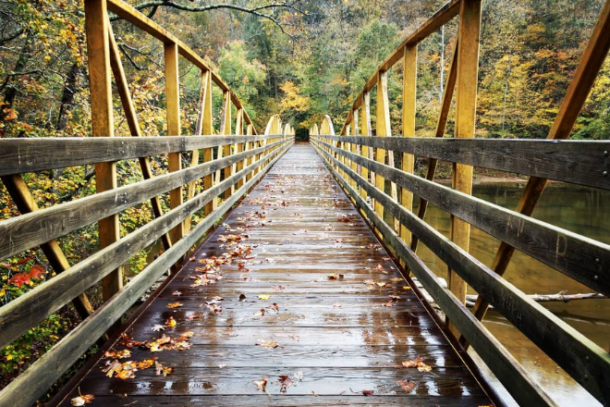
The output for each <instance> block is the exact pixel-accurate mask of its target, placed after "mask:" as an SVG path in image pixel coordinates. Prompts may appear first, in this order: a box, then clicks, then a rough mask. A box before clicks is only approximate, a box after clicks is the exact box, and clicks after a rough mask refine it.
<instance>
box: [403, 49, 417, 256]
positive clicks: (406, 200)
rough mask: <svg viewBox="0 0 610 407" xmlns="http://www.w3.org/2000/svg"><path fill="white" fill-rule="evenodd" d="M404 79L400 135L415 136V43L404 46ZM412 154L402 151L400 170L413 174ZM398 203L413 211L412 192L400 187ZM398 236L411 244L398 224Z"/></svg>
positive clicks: (408, 232) (404, 229)
mask: <svg viewBox="0 0 610 407" xmlns="http://www.w3.org/2000/svg"><path fill="white" fill-rule="evenodd" d="M404 62H405V64H404V74H403V75H404V81H403V91H402V95H403V96H402V135H403V137H415V109H416V106H415V104H416V99H417V45H413V46H406V47H405V57H404ZM413 169H414V157H413V154H407V153H403V155H402V170H403V171H405V172H408V173H409V174H413ZM400 203H401V204H402V206H404V207H405V208H406V209H407V210H408V211H410V212H412V211H413V193H412V192H411V191H409V190H408V189H406V188H401V196H400ZM400 237H401V239H402V240H403V241H404V242H405V243H406V244H407V245H410V244H411V231H410V230H409V229H407V228H406V227H405V225H400Z"/></svg>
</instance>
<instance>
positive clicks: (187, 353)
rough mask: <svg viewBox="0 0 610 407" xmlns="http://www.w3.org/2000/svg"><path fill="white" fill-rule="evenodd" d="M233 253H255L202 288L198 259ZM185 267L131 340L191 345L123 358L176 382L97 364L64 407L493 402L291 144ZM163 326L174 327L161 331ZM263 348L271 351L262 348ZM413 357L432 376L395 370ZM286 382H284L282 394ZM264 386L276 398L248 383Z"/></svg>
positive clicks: (347, 207) (314, 160) (347, 208)
mask: <svg viewBox="0 0 610 407" xmlns="http://www.w3.org/2000/svg"><path fill="white" fill-rule="evenodd" d="M229 235H233V236H240V238H239V240H240V241H239V242H234V243H232V241H231V239H228V240H227V241H223V240H225V237H227V236H229ZM240 245H241V246H242V249H243V248H247V247H250V248H251V252H249V254H248V255H247V256H244V255H242V256H237V257H234V258H233V259H232V261H231V262H227V264H222V265H219V266H218V267H217V269H216V270H214V272H213V273H208V277H209V279H210V280H212V279H213V277H211V276H214V275H218V276H221V277H222V278H221V279H218V280H214V281H215V283H211V282H204V283H205V284H207V285H205V284H202V283H201V277H202V276H203V274H202V271H203V269H204V268H205V264H204V263H205V260H204V259H211V258H213V257H216V258H222V257H223V256H225V255H226V254H227V253H231V252H232V251H234V250H235V249H237V248H239V246H240ZM189 260H190V261H189V262H188V263H187V265H186V266H185V268H184V269H183V270H182V271H181V272H180V273H179V274H178V275H177V276H176V278H175V279H174V280H173V281H172V282H171V283H170V284H169V285H168V286H167V287H166V288H165V289H164V291H163V292H162V293H160V295H159V296H158V297H157V298H156V300H155V301H154V302H153V303H152V304H151V305H150V306H149V307H148V308H147V309H146V310H145V311H144V312H143V313H142V315H140V316H139V317H138V319H137V320H136V321H135V323H134V324H133V331H134V336H133V338H134V339H135V340H139V341H146V340H149V339H153V338H158V337H160V336H161V335H162V334H166V335H170V336H172V337H177V336H179V335H180V334H182V333H185V332H193V333H194V334H193V336H192V338H190V344H191V346H190V349H187V350H184V351H177V350H164V351H161V352H154V353H152V352H151V351H150V350H149V349H140V348H137V347H136V348H132V349H131V352H132V353H131V357H130V358H128V359H123V360H121V362H124V361H126V360H144V359H150V358H151V357H157V358H158V362H160V363H162V364H163V366H167V367H174V372H173V374H171V375H169V376H167V377H164V376H162V375H160V376H157V375H155V370H154V368H150V369H145V370H140V371H137V372H136V373H135V378H132V379H126V380H121V379H118V378H116V377H114V378H108V377H106V374H105V373H104V372H102V369H101V368H102V367H103V365H104V364H105V363H106V361H107V360H100V361H99V362H98V363H97V365H96V366H94V367H93V368H92V369H91V370H90V371H89V372H88V373H87V374H86V375H85V376H84V377H83V379H82V380H81V382H80V383H79V384H78V385H77V388H75V389H74V390H73V392H72V394H71V395H70V396H69V397H68V398H66V399H65V400H63V404H62V405H69V403H70V398H71V397H75V396H76V395H78V387H80V392H81V393H82V394H93V395H95V397H96V399H95V404H96V405H113V406H114V405H132V404H133V405H163V406H188V405H217V406H229V405H230V406H248V405H256V406H263V405H278V403H279V404H281V405H286V406H291V405H318V406H323V405H324V406H326V405H359V404H362V405H417V406H432V405H452V406H477V405H487V404H490V401H489V399H488V398H487V397H486V396H485V394H484V392H483V391H482V390H481V388H480V386H479V385H478V384H477V382H476V380H475V379H474V378H473V377H472V375H471V374H470V373H469V371H468V370H467V369H466V368H465V366H464V365H463V362H462V361H461V359H460V358H459V356H458V355H457V354H456V352H455V351H454V350H453V348H452V347H451V346H450V345H449V344H448V342H447V341H446V339H445V337H444V335H443V333H442V331H441V330H440V329H439V328H438V326H437V325H436V324H435V323H434V321H433V320H432V318H431V317H430V315H429V314H428V313H427V311H426V310H425V308H424V307H423V306H422V305H421V303H420V302H419V300H418V299H417V298H416V297H415V295H414V294H413V293H412V292H411V290H410V288H409V287H408V285H407V283H406V282H405V280H404V279H403V278H402V277H401V275H400V273H399V271H398V269H397V267H396V265H395V264H394V263H393V262H392V261H391V260H390V258H389V255H388V254H387V253H386V251H385V250H384V249H383V248H382V247H381V246H380V245H379V242H378V241H377V240H376V238H375V237H374V235H373V233H372V232H371V230H370V229H369V227H368V226H367V225H366V224H365V222H364V220H363V219H362V218H361V217H360V215H359V214H358V213H357V211H356V209H355V208H354V207H353V206H352V204H351V203H350V201H349V200H348V199H347V198H346V196H345V195H344V193H343V192H342V191H341V190H340V189H339V187H338V185H337V184H336V183H335V181H334V180H333V179H332V178H331V176H330V174H329V173H328V170H327V169H326V168H325V167H324V166H323V164H322V162H321V161H320V159H319V158H318V157H317V156H316V155H315V152H314V150H313V149H312V148H311V147H310V146H302V145H297V146H294V147H293V148H292V149H291V150H290V151H289V152H288V153H287V154H286V155H285V156H284V157H283V158H282V159H281V160H280V161H279V162H278V163H277V164H276V166H275V167H274V168H273V169H272V170H271V171H270V172H269V174H268V175H267V176H266V177H265V178H264V179H263V181H262V182H261V183H260V184H259V185H258V186H257V187H256V188H255V189H254V190H253V191H252V193H251V194H250V195H249V196H248V197H247V198H246V199H245V200H244V202H243V203H242V204H241V205H240V206H239V207H238V208H236V209H235V210H234V211H233V212H232V213H231V215H230V216H229V217H228V218H227V219H226V220H225V222H224V223H223V224H222V225H221V227H220V228H218V230H217V231H216V232H215V233H214V234H213V235H212V236H210V238H209V239H208V240H207V243H206V244H205V245H204V246H203V247H202V248H201V249H200V250H199V251H198V252H197V253H196V254H195V255H194V256H192V257H191V258H190V259H189ZM196 278H199V282H197V280H196ZM266 295H268V296H269V298H267V299H265V298H266V297H264V296H266ZM216 296H219V297H222V300H220V299H214V297H216ZM259 296H263V297H262V298H259ZM390 296H394V298H391V297H390ZM398 297H399V298H398ZM175 302H179V303H180V304H181V305H180V306H177V307H176V308H170V307H168V305H170V304H172V303H175ZM170 317H171V318H173V320H174V321H176V326H175V327H169V326H165V324H166V322H167V321H168V320H170ZM155 325H160V326H161V327H162V330H160V331H155V330H153V327H154V326H155ZM157 329H159V327H158V326H157ZM267 342H277V345H278V346H277V347H275V348H273V347H270V348H265V347H262V346H257V343H259V344H264V343H267ZM124 348H125V346H122V345H120V344H119V342H118V341H117V343H115V345H114V349H115V350H121V349H124ZM418 357H420V358H422V359H423V361H424V363H426V364H427V365H428V366H431V371H429V372H426V371H421V372H420V371H418V369H416V368H404V367H402V362H403V361H405V360H414V359H416V358H418ZM281 375H288V376H290V377H291V378H292V379H291V380H292V384H291V385H289V386H287V387H286V388H285V393H284V392H282V391H281V390H282V386H281V385H280V384H279V380H280V379H279V376H281ZM300 375H302V378H300V377H301V376H300ZM263 378H267V379H268V382H267V387H266V390H267V391H268V392H269V394H270V396H268V395H267V394H265V393H264V392H263V391H262V390H260V389H258V388H257V386H256V385H255V384H254V383H253V382H254V381H260V380H262V379H263ZM399 382H400V383H399ZM401 383H402V386H401ZM365 390H366V391H368V390H370V391H372V393H370V396H368V397H365V394H364V393H363V391H365ZM119 394H120V395H121V397H120V398H117V396H116V395H119Z"/></svg>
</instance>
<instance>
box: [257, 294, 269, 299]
mask: <svg viewBox="0 0 610 407" xmlns="http://www.w3.org/2000/svg"><path fill="white" fill-rule="evenodd" d="M269 298H271V296H270V295H269V294H261V295H259V296H258V299H259V300H268V299H269Z"/></svg>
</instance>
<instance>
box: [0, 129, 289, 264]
mask: <svg viewBox="0 0 610 407" xmlns="http://www.w3.org/2000/svg"><path fill="white" fill-rule="evenodd" d="M277 143H281V141H280V142H277ZM275 145H276V144H269V145H268V146H267V147H260V148H259V149H255V150H251V151H249V152H244V153H241V154H240V155H236V156H235V157H227V158H226V159H222V160H217V161H212V162H209V163H205V164H201V165H199V166H197V167H194V168H186V169H183V170H181V171H179V172H176V173H170V174H164V175H161V176H158V177H155V178H152V179H149V180H144V181H140V182H137V183H134V184H130V185H125V186H123V187H120V188H117V189H114V190H109V191H106V192H103V193H99V194H96V195H92V196H89V197H85V198H82V199H79V200H76V201H70V202H66V203H64V204H61V205H57V206H52V207H49V208H45V209H41V210H39V211H36V212H35V213H29V214H25V215H21V216H18V217H15V218H12V219H7V220H6V221H3V222H2V223H0V259H4V258H6V257H8V256H11V255H13V254H17V253H21V252H23V251H25V250H27V249H29V248H31V247H34V246H37V245H40V244H44V243H46V242H48V241H50V240H53V239H56V238H58V237H60V236H64V235H66V234H67V233H70V232H72V231H74V230H76V229H79V228H81V227H83V226H86V225H88V224H91V223H93V222H95V221H97V220H99V219H102V218H105V217H108V216H112V215H114V214H116V213H119V212H121V211H122V210H125V209H127V208H129V207H132V206H134V205H137V204H138V203H141V202H143V201H145V200H148V199H150V198H151V197H153V196H157V195H160V194H163V193H167V192H168V191H169V190H170V189H173V188H175V187H176V186H179V185H182V184H183V183H185V182H191V181H193V180H196V179H198V178H200V177H202V176H205V175H207V174H210V173H212V172H214V171H215V170H217V169H218V168H222V166H223V165H227V164H231V163H232V162H234V161H236V160H238V159H243V158H244V157H245V156H249V155H252V154H256V153H263V152H265V151H266V150H268V149H269V148H270V147H273V146H275ZM277 145H279V144H277ZM41 223H44V224H45V225H46V227H44V228H41V227H40V224H41Z"/></svg>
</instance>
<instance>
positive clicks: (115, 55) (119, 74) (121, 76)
mask: <svg viewBox="0 0 610 407" xmlns="http://www.w3.org/2000/svg"><path fill="white" fill-rule="evenodd" d="M108 41H109V44H110V46H109V49H110V66H111V68H112V73H113V75H114V81H115V83H116V86H117V90H118V93H119V97H120V99H121V104H122V106H123V111H124V112H125V118H126V119H127V125H128V126H129V131H130V133H131V135H132V136H134V137H140V136H141V132H140V124H139V123H138V117H137V115H136V110H135V108H134V106H133V102H132V100H131V92H130V91H129V87H128V85H127V78H126V76H125V71H124V70H123V64H122V63H121V56H120V54H119V47H118V46H117V43H116V40H115V39H114V34H113V32H112V26H111V25H110V24H109V25H108ZM139 162H140V169H141V170H142V176H143V177H144V179H150V178H152V177H153V173H152V170H151V168H150V159H149V158H148V157H140V158H139ZM150 204H151V207H152V210H153V214H154V215H155V217H159V216H161V215H162V214H163V208H162V207H161V200H160V199H159V197H157V196H156V197H154V198H152V199H151V200H150ZM161 240H162V242H163V247H164V248H165V249H166V250H167V249H169V248H170V247H171V246H172V240H171V238H170V236H169V234H165V235H163V236H162V237H161Z"/></svg>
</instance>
